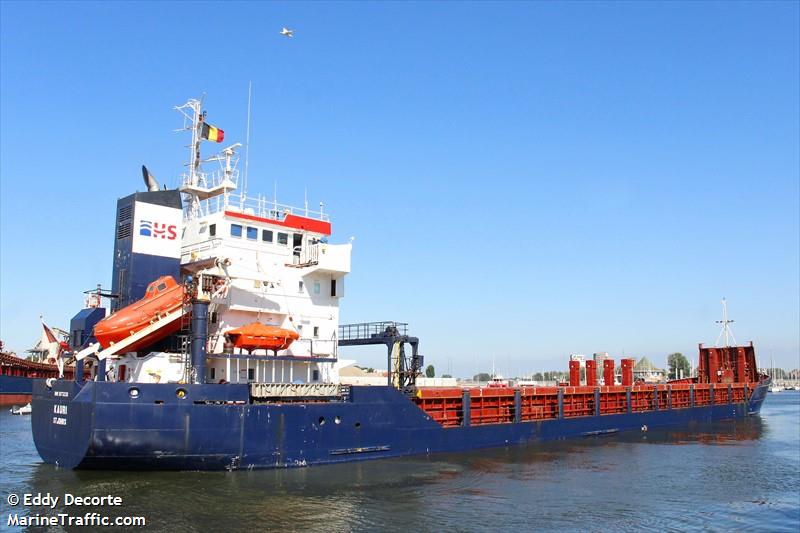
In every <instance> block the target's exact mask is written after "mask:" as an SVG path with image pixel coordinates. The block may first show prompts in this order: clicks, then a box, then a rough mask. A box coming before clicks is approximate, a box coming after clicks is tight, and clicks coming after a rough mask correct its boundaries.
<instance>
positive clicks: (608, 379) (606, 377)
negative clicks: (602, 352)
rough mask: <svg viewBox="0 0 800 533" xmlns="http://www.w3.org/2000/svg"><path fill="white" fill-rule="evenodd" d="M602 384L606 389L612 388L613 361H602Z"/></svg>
mask: <svg viewBox="0 0 800 533" xmlns="http://www.w3.org/2000/svg"><path fill="white" fill-rule="evenodd" d="M603 384H604V385H605V386H606V387H613V386H614V360H613V359H605V360H604V361H603Z"/></svg>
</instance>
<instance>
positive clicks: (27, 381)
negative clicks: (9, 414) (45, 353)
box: [0, 376, 33, 405]
mask: <svg viewBox="0 0 800 533" xmlns="http://www.w3.org/2000/svg"><path fill="white" fill-rule="evenodd" d="M32 391H33V378H27V377H24V376H0V405H15V404H26V403H28V402H29V401H31V392H32Z"/></svg>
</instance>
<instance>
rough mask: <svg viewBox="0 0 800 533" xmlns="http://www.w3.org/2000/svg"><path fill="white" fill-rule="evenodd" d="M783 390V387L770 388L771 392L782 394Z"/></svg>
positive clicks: (773, 386)
mask: <svg viewBox="0 0 800 533" xmlns="http://www.w3.org/2000/svg"><path fill="white" fill-rule="evenodd" d="M782 390H783V387H781V386H780V385H772V386H771V387H770V388H769V391H770V392H781V391H782Z"/></svg>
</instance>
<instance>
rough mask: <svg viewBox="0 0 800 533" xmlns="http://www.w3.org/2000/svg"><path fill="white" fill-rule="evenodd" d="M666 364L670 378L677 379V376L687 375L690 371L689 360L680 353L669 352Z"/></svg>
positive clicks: (685, 376) (683, 376) (686, 376)
mask: <svg viewBox="0 0 800 533" xmlns="http://www.w3.org/2000/svg"><path fill="white" fill-rule="evenodd" d="M667 365H668V366H669V378H670V379H679V378H678V376H680V377H682V378H688V377H689V372H690V371H691V367H690V366H689V360H688V359H686V357H685V356H684V355H683V354H682V353H680V352H675V353H671V354H669V355H668V356H667Z"/></svg>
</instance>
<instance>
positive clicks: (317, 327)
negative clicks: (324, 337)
mask: <svg viewBox="0 0 800 533" xmlns="http://www.w3.org/2000/svg"><path fill="white" fill-rule="evenodd" d="M314 338H315V339H317V338H319V326H314Z"/></svg>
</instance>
